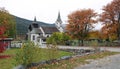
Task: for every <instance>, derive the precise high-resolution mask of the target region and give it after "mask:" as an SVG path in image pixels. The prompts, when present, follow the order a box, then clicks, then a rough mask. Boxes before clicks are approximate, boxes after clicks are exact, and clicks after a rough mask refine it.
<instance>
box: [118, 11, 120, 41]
mask: <svg viewBox="0 0 120 69" xmlns="http://www.w3.org/2000/svg"><path fill="white" fill-rule="evenodd" d="M118 40H120V12H119V14H118Z"/></svg>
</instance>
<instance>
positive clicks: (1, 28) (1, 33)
mask: <svg viewBox="0 0 120 69" xmlns="http://www.w3.org/2000/svg"><path fill="white" fill-rule="evenodd" d="M5 31H6V29H5V27H4V26H0V53H3V51H5V47H6V46H7V43H5V42H3V40H4V38H5V36H4V33H5Z"/></svg>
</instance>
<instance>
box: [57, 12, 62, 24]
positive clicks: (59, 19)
mask: <svg viewBox="0 0 120 69" xmlns="http://www.w3.org/2000/svg"><path fill="white" fill-rule="evenodd" d="M56 22H58V23H60V24H61V23H62V20H61V16H60V11H59V12H58V18H57V20H56Z"/></svg>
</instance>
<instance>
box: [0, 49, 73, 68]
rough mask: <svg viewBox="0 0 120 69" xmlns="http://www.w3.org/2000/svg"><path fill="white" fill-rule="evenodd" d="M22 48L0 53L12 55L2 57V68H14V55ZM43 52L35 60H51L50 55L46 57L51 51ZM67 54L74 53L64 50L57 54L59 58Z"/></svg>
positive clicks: (42, 50)
mask: <svg viewBox="0 0 120 69" xmlns="http://www.w3.org/2000/svg"><path fill="white" fill-rule="evenodd" d="M19 50H20V49H9V50H6V51H5V52H4V53H0V55H3V54H5V55H11V57H10V58H5V59H0V69H12V68H13V67H14V64H13V63H14V56H15V54H16V52H17V51H19ZM41 52H42V53H41V54H42V56H41V54H40V55H38V56H37V57H36V59H34V61H35V62H39V61H41V60H49V58H48V57H46V56H47V55H46V53H48V52H49V51H47V50H46V49H41ZM65 55H72V53H69V52H63V51H59V55H58V56H57V58H59V57H61V56H65Z"/></svg>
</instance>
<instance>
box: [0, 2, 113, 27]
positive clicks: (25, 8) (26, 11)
mask: <svg viewBox="0 0 120 69" xmlns="http://www.w3.org/2000/svg"><path fill="white" fill-rule="evenodd" d="M111 1H112V0H0V7H5V9H6V10H8V11H9V13H11V14H13V15H16V16H18V17H21V18H25V19H29V20H33V19H34V17H35V16H36V17H37V21H42V22H47V23H54V22H55V21H56V19H57V16H58V12H59V11H60V13H61V19H62V21H63V23H67V16H68V14H70V13H71V12H73V11H76V10H79V9H84V8H86V9H87V8H91V9H94V10H95V11H96V12H98V13H101V12H102V7H103V6H104V5H106V4H108V3H110V2H111ZM100 26H101V25H100V24H99V25H98V27H97V28H99V27H100Z"/></svg>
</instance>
